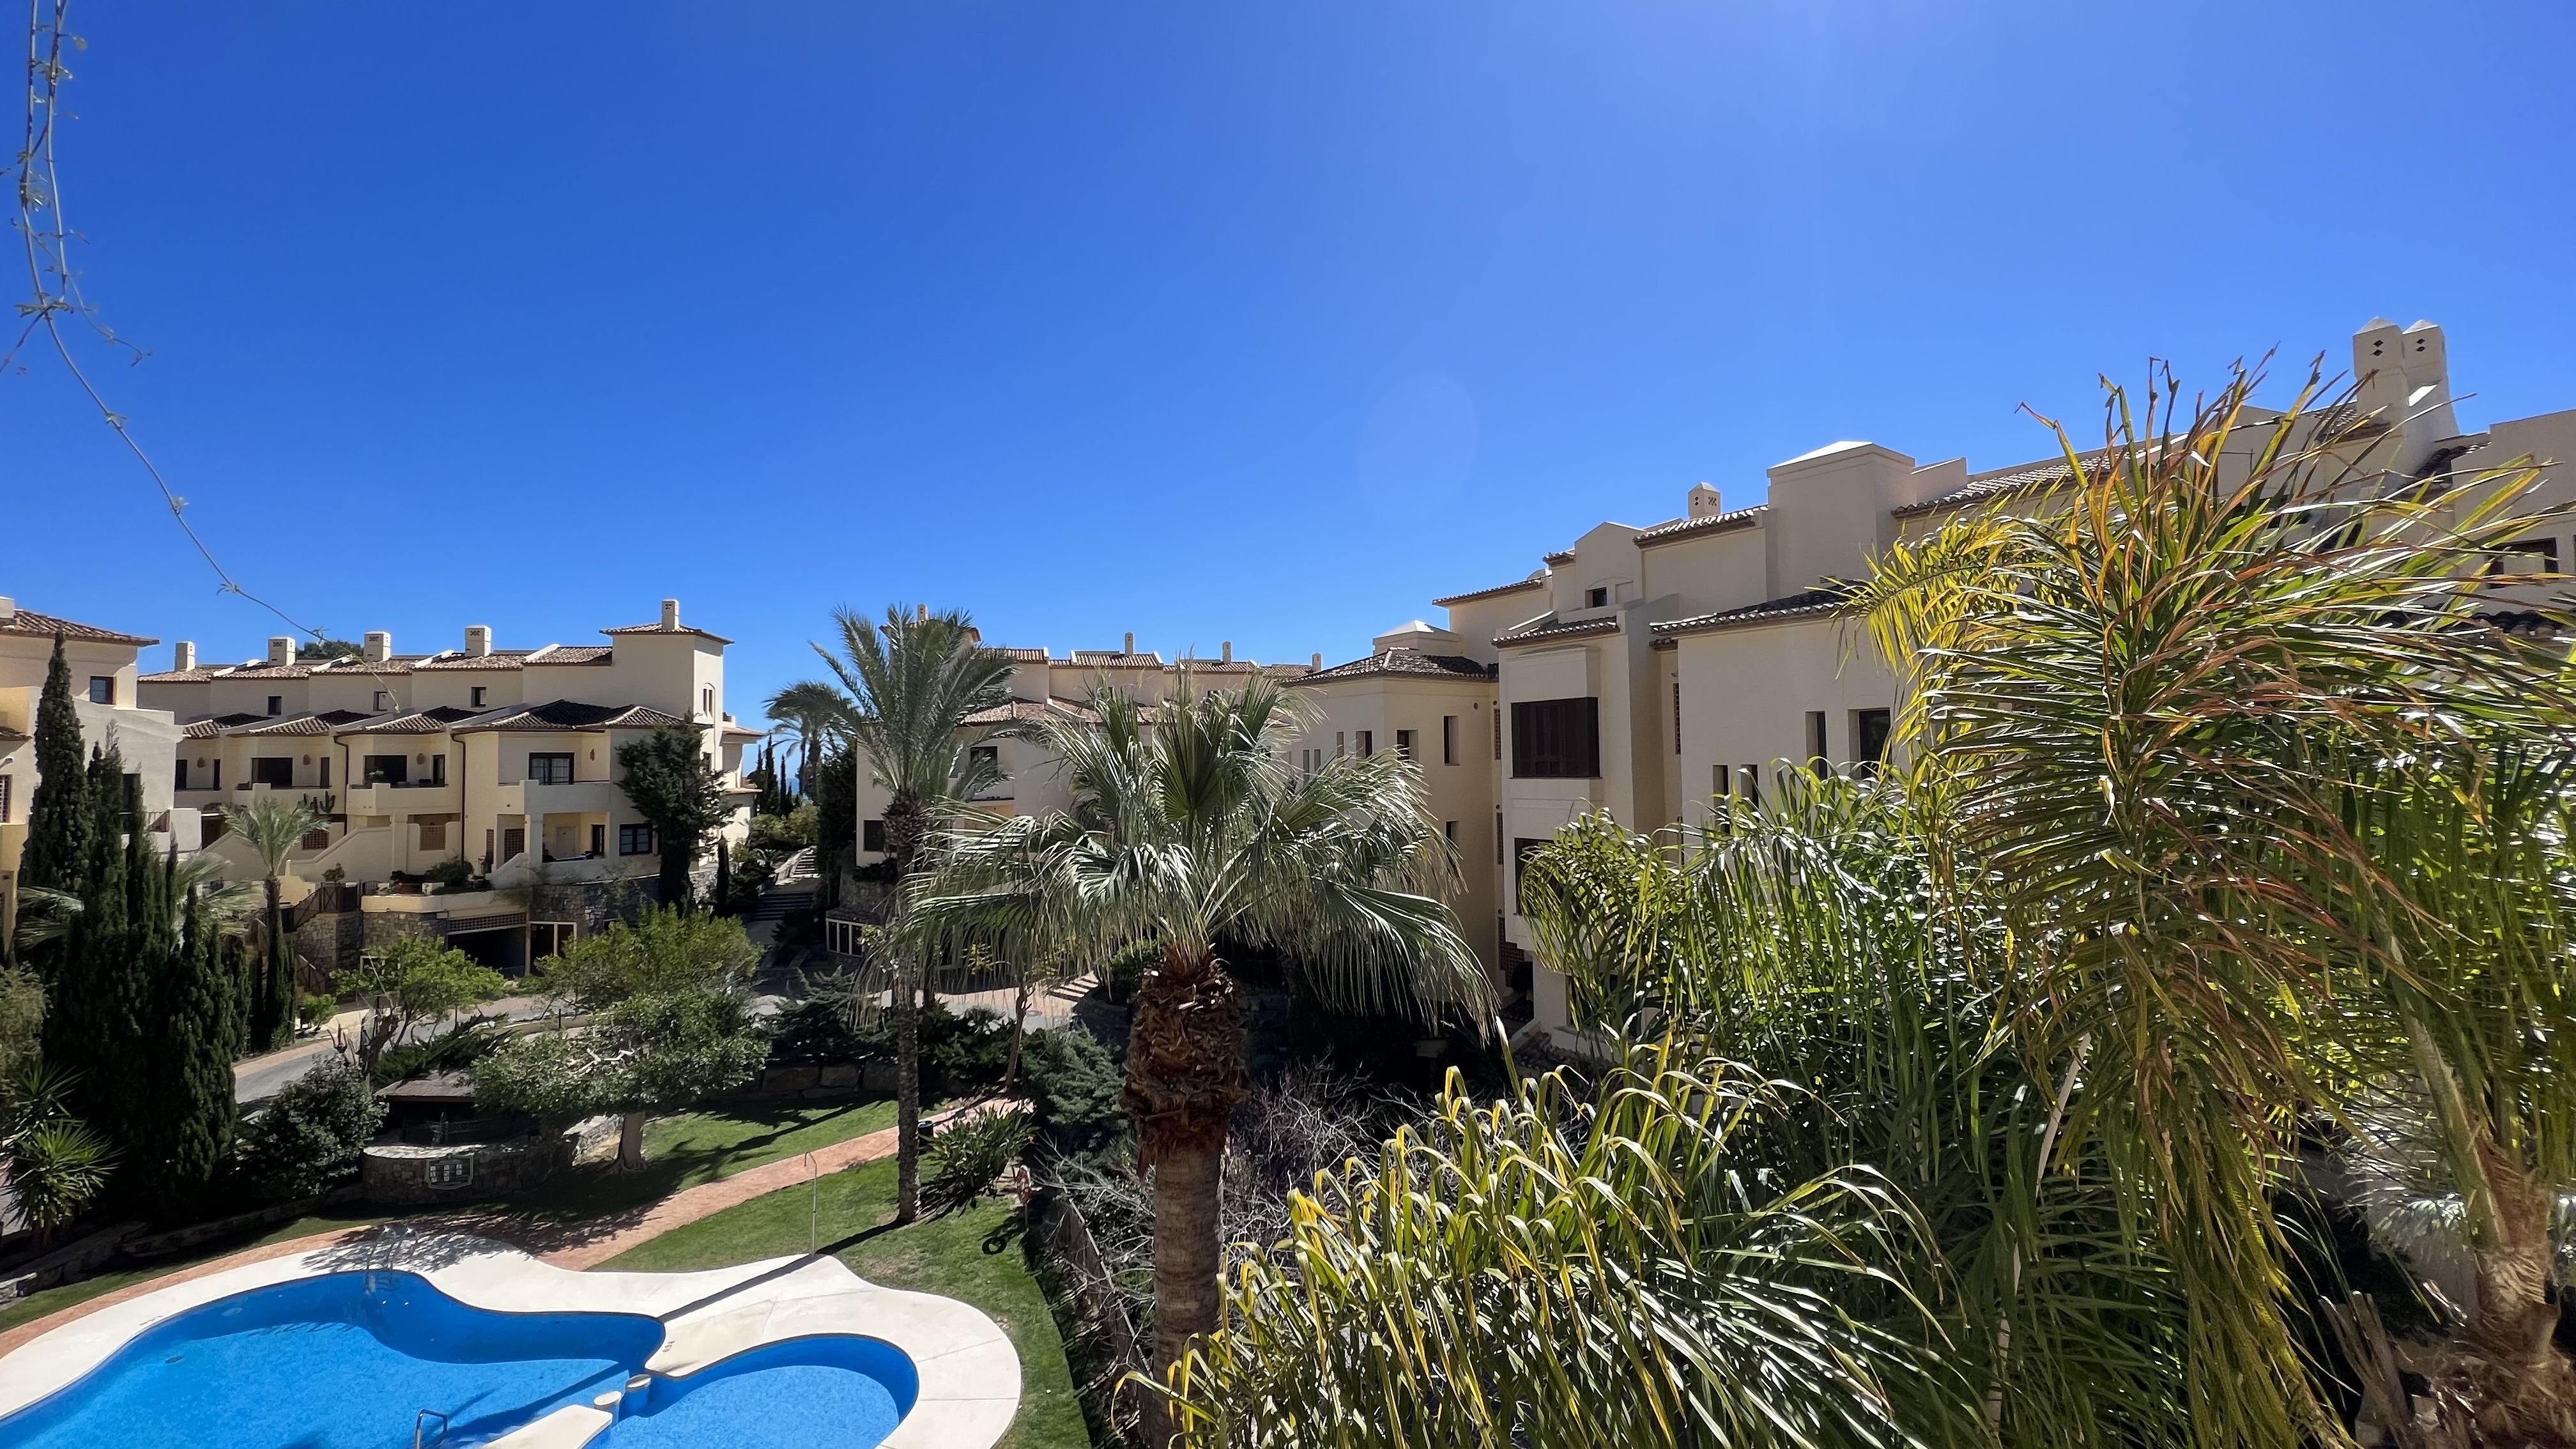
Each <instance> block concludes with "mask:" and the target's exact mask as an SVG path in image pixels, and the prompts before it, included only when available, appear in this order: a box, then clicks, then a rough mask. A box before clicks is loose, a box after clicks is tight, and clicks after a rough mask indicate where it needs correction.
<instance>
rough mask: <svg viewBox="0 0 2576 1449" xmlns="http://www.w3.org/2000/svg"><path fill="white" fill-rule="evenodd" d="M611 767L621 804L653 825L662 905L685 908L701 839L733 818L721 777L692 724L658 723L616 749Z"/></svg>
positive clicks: (702, 844)
mask: <svg viewBox="0 0 2576 1449" xmlns="http://www.w3.org/2000/svg"><path fill="white" fill-rule="evenodd" d="M617 764H618V767H619V768H621V769H623V770H624V771H625V772H626V777H625V778H624V779H623V780H621V781H619V782H618V784H619V788H621V789H623V790H624V791H625V792H626V799H627V802H628V803H629V804H632V805H633V806H634V807H635V813H637V814H639V815H641V816H643V817H644V818H645V819H646V820H647V821H649V822H651V823H652V826H653V845H654V849H655V851H656V852H657V853H658V854H659V856H660V861H661V875H660V879H661V892H662V903H663V904H664V905H666V906H678V907H686V906H687V905H688V904H689V875H690V872H691V871H693V870H695V869H696V868H697V863H698V856H699V854H700V853H701V852H702V851H704V850H705V848H706V842H707V836H708V835H709V834H711V833H712V832H713V831H715V830H716V829H717V828H718V827H719V826H722V825H723V824H724V823H725V822H726V821H727V820H730V819H732V818H733V807H732V806H730V805H728V804H727V803H726V802H725V793H724V780H723V777H722V776H721V775H719V774H718V773H717V772H716V767H715V764H714V762H712V761H710V760H709V759H708V758H707V753H706V741H705V737H704V735H703V734H702V732H701V731H700V730H699V729H698V728H697V727H695V726H691V725H664V726H662V727H661V728H659V729H657V730H655V731H653V732H652V733H651V734H649V735H646V736H644V737H643V738H641V739H634V740H628V741H627V742H626V743H625V744H622V745H619V746H618V747H617Z"/></svg>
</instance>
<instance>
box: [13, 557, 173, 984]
mask: <svg viewBox="0 0 2576 1449" xmlns="http://www.w3.org/2000/svg"><path fill="white" fill-rule="evenodd" d="M57 638H59V639H61V640H62V643H63V662H64V663H65V664H67V665H69V666H70V668H71V675H72V708H73V710H74V711H75V712H76V713H77V714H78V715H79V716H80V726H81V738H82V740H83V741H84V742H86V743H87V744H89V745H90V746H91V747H93V748H99V747H105V746H110V745H113V746H114V747H115V749H116V751H117V753H118V754H119V755H121V756H123V757H124V760H125V768H126V772H127V774H129V775H130V776H132V777H134V778H135V779H136V781H137V782H138V783H139V784H140V786H141V790H142V796H143V816H144V824H145V828H146V829H147V830H149V831H150V832H151V833H152V836H153V844H154V847H155V848H156V849H160V850H167V849H169V848H170V846H172V845H173V844H175V845H177V846H178V847H179V849H181V850H183V851H186V850H194V849H196V848H197V830H196V819H195V817H194V816H193V815H190V814H187V813H185V812H181V813H178V814H176V815H174V814H173V812H172V810H171V791H170V762H171V761H172V759H173V758H175V756H176V751H177V747H178V743H179V727H178V725H177V724H176V723H174V722H173V721H172V719H171V717H170V715H169V714H168V713H167V712H166V711H156V710H152V709H148V708H145V707H143V705H142V704H141V703H140V701H139V700H138V698H137V691H136V688H135V681H136V674H137V666H136V662H135V661H136V657H137V654H138V652H139V651H141V650H142V649H144V648H145V647H146V646H148V645H151V644H154V643H157V642H158V641H157V640H152V639H146V638H144V637H142V636H141V635H137V634H124V633H119V632H118V631H116V630H114V629H103V628H100V627H99V626H98V625H95V624H83V623H80V622H78V621H76V620H72V619H64V618H58V617H56V616H55V615H52V614H39V613H37V612H36V611H34V610H33V609H21V608H19V607H18V604H17V601H16V600H14V599H9V598H0V938H5V937H6V936H7V935H10V934H14V933H15V932H16V930H17V919H18V918H17V907H18V856H19V853H20V852H21V851H22V850H24V849H25V848H26V844H27V812H28V810H29V809H30V808H31V807H32V806H33V805H34V803H35V794H36V785H37V782H38V780H39V778H40V777H39V776H38V774H37V772H36V746H35V733H36V707H37V702H38V700H39V699H40V698H41V697H42V696H43V694H44V691H45V671H46V669H47V668H48V667H49V666H50V664H51V662H52V660H53V654H54V641H55V640H56V639H57Z"/></svg>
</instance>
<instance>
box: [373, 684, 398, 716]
mask: <svg viewBox="0 0 2576 1449" xmlns="http://www.w3.org/2000/svg"><path fill="white" fill-rule="evenodd" d="M393 707H394V697H393V695H392V694H391V693H389V692H387V691H385V690H381V689H379V690H377V691H376V713H378V714H383V713H384V712H385V711H386V710H389V709H391V708H393Z"/></svg>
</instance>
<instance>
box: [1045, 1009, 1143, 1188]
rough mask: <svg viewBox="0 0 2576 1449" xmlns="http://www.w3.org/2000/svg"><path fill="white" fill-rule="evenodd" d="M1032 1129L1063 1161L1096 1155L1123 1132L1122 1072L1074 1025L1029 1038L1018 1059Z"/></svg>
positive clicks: (1097, 1042) (1107, 1053)
mask: <svg viewBox="0 0 2576 1449" xmlns="http://www.w3.org/2000/svg"><path fill="white" fill-rule="evenodd" d="M1020 1080H1021V1081H1023V1082H1025V1083H1027V1084H1028V1092H1029V1101H1030V1104H1031V1105H1032V1106H1034V1107H1035V1108H1036V1109H1037V1125H1038V1128H1039V1130H1041V1131H1043V1132H1044V1133H1046V1136H1047V1142H1048V1143H1049V1145H1051V1146H1053V1147H1054V1148H1055V1149H1056V1150H1057V1151H1058V1152H1061V1153H1064V1154H1065V1155H1067V1156H1069V1157H1079V1156H1087V1155H1090V1154H1093V1153H1096V1152H1098V1151H1100V1150H1101V1149H1102V1148H1104V1147H1106V1146H1108V1145H1109V1144H1110V1143H1111V1142H1113V1141H1115V1140H1117V1138H1118V1135H1119V1134H1120V1133H1122V1132H1124V1131H1125V1130H1126V1128H1127V1106H1126V1101H1125V1096H1124V1094H1125V1092H1126V1087H1127V1072H1126V1069H1125V1068H1124V1067H1122V1066H1120V1065H1119V1062H1118V1058H1117V1057H1116V1056H1114V1055H1112V1054H1111V1053H1110V1050H1109V1048H1108V1047H1106V1046H1104V1045H1102V1044H1101V1041H1100V1039H1099V1038H1098V1037H1096V1036H1093V1035H1092V1034H1091V1033H1090V1032H1087V1031H1084V1030H1083V1029H1082V1028H1080V1027H1078V1026H1071V1027H1065V1028H1063V1029H1061V1030H1051V1031H1034V1032H1031V1033H1029V1040H1028V1048H1027V1050H1026V1051H1025V1052H1023V1053H1022V1054H1021V1058H1020Z"/></svg>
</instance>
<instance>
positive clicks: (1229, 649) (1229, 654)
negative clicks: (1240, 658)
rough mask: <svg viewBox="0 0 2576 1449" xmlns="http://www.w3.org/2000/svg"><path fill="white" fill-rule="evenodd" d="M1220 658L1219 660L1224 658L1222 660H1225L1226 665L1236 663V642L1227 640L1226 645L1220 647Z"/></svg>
mask: <svg viewBox="0 0 2576 1449" xmlns="http://www.w3.org/2000/svg"><path fill="white" fill-rule="evenodd" d="M1218 657H1219V658H1222V659H1223V660H1224V661H1225V662H1226V663H1228V664H1232V663H1233V662H1234V641H1233V640H1231V639H1228V640H1226V641H1225V643H1224V644H1223V645H1222V646H1220V650H1219V654H1218Z"/></svg>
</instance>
